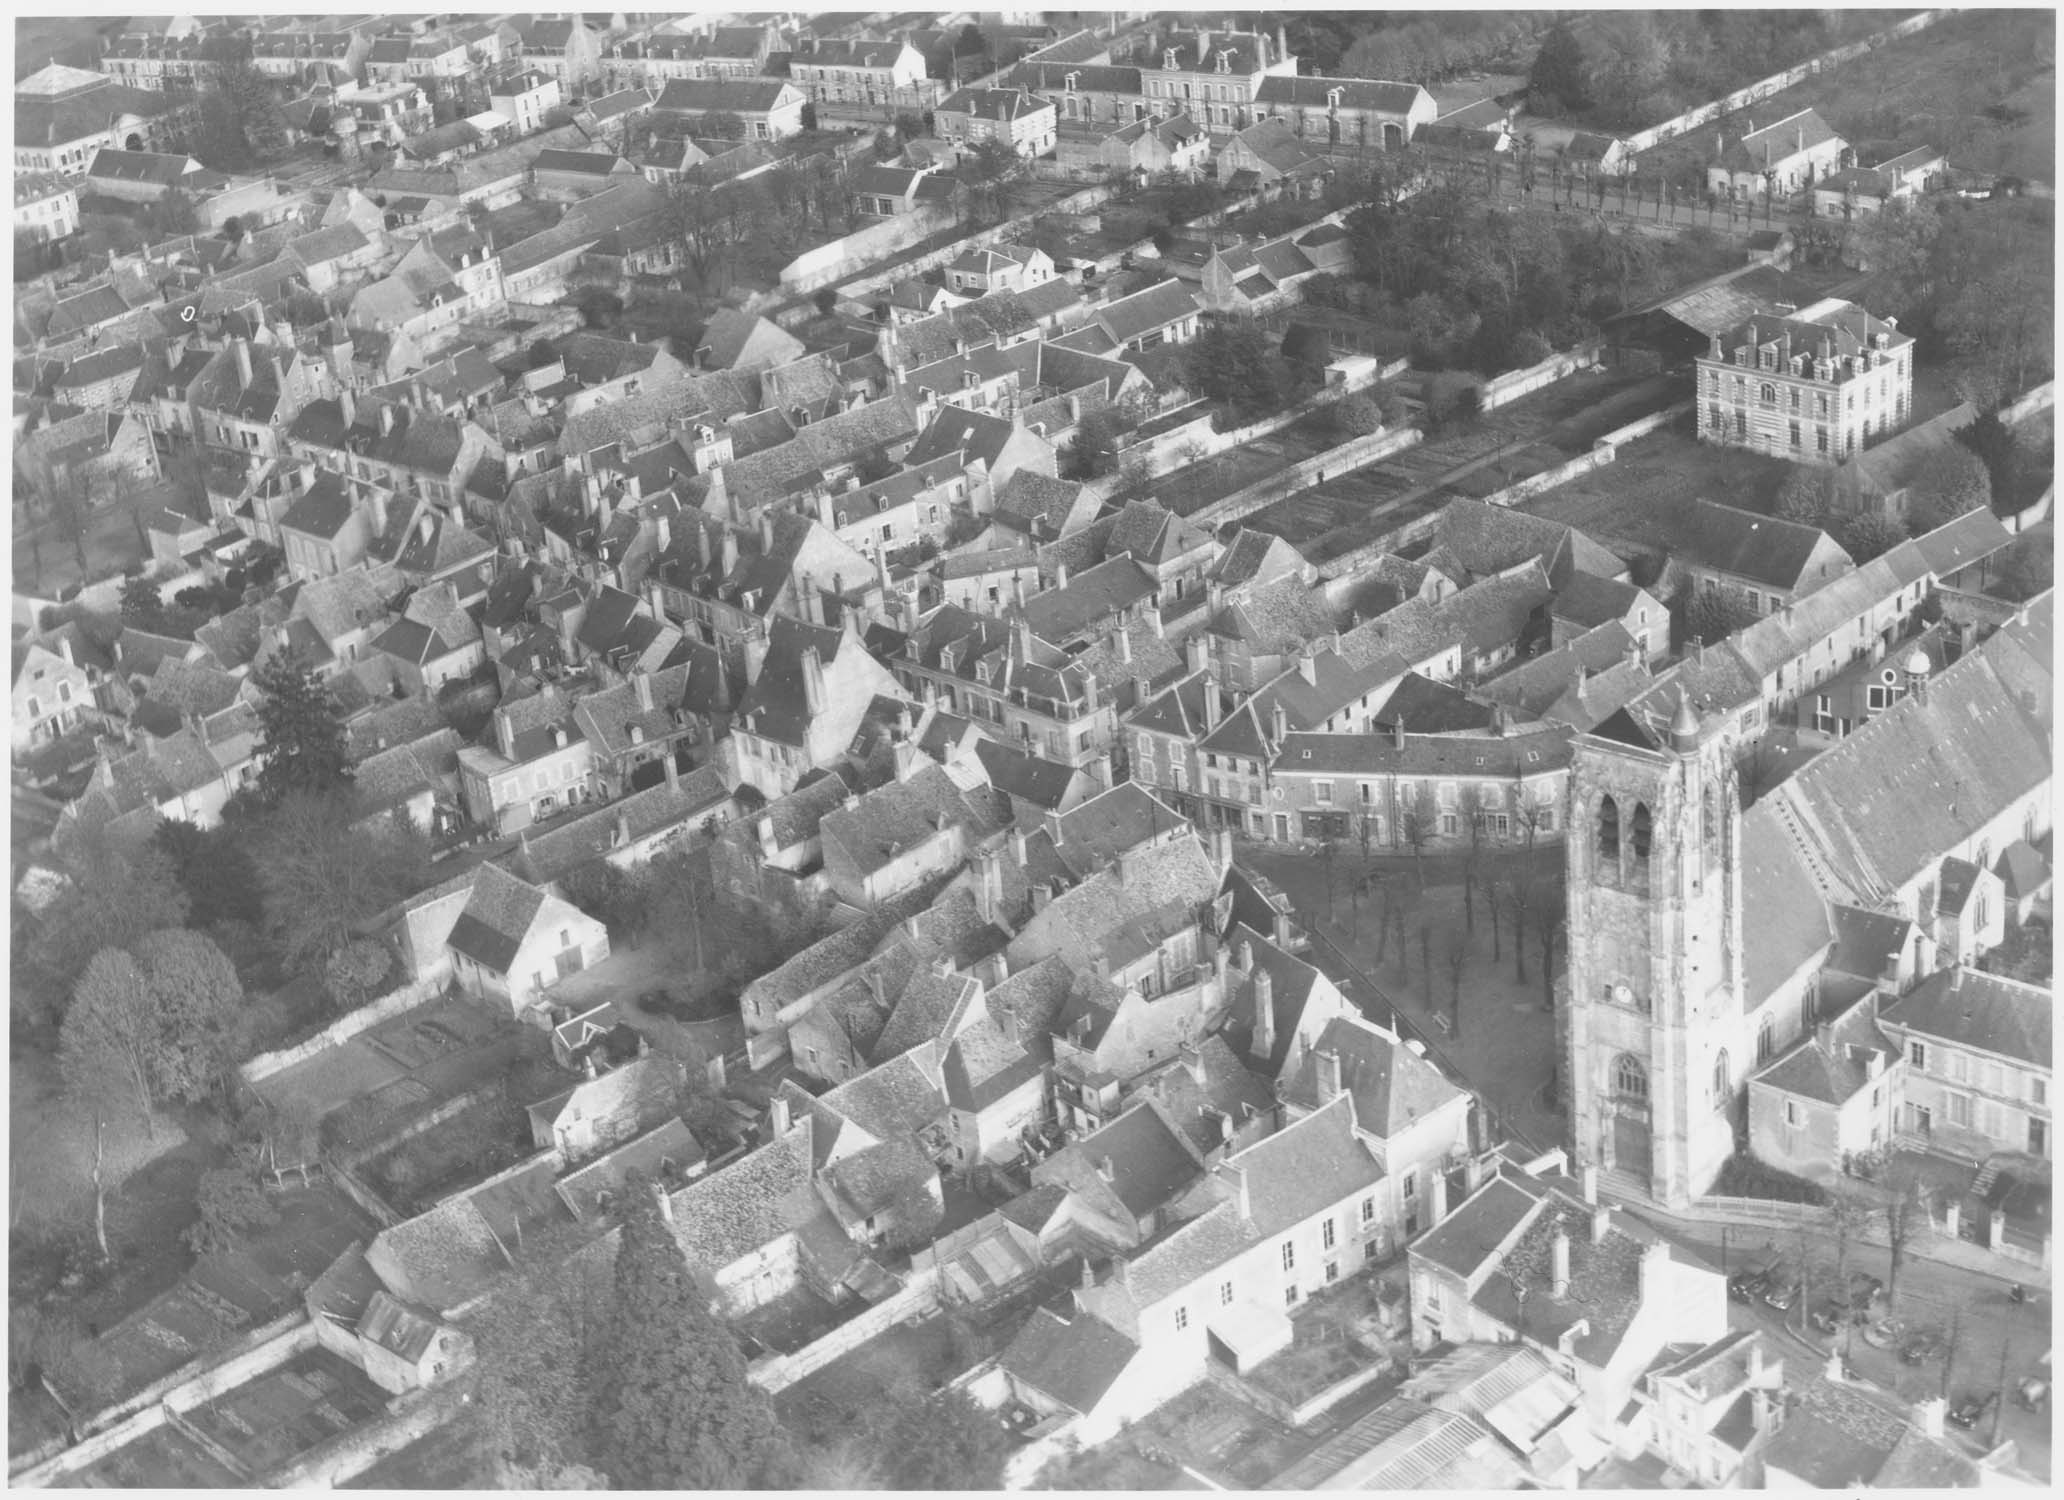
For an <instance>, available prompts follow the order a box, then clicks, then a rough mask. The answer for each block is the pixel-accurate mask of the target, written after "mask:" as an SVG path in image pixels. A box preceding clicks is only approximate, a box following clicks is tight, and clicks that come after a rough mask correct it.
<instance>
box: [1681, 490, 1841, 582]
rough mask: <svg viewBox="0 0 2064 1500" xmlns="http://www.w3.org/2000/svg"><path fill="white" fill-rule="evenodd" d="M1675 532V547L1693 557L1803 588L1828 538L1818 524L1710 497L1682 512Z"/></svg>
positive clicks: (1712, 565)
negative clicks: (1815, 556)
mask: <svg viewBox="0 0 2064 1500" xmlns="http://www.w3.org/2000/svg"><path fill="white" fill-rule="evenodd" d="M1670 532H1671V541H1672V543H1673V544H1674V545H1673V548H1672V550H1677V549H1679V548H1681V549H1682V550H1683V551H1685V552H1686V553H1688V554H1689V557H1690V560H1691V561H1694V562H1696V563H1698V564H1700V565H1701V566H1704V567H1709V568H1713V569H1715V570H1717V571H1719V572H1723V573H1733V574H1736V575H1737V576H1739V577H1743V578H1747V579H1749V580H1751V581H1752V582H1756V583H1761V584H1765V585H1767V586H1769V587H1772V588H1782V589H1786V590H1791V589H1796V588H1799V587H1801V586H1802V585H1803V584H1804V583H1805V582H1806V581H1807V574H1806V568H1807V564H1808V562H1809V561H1810V560H1811V558H1812V557H1813V554H1814V552H1815V550H1816V549H1818V548H1819V547H1820V546H1821V544H1822V543H1823V542H1825V541H1827V540H1828V538H1827V534H1826V533H1825V532H1823V531H1822V530H1821V529H1820V528H1819V527H1817V526H1807V525H1803V524H1801V523H1799V522H1796V521H1783V520H1779V519H1778V518H1776V517H1775V516H1763V515H1758V514H1757V513H1756V512H1754V511H1749V510H1738V509H1736V508H1735V507H1734V506H1731V505H1718V504H1715V503H1714V502H1713V501H1711V500H1695V501H1693V502H1692V506H1691V509H1690V510H1689V511H1688V512H1684V513H1681V514H1680V519H1679V521H1678V524H1677V525H1675V526H1673V527H1671V528H1670ZM1838 550H1839V549H1838ZM1842 556H1843V557H1846V556H1847V554H1846V553H1843V554H1842Z"/></svg>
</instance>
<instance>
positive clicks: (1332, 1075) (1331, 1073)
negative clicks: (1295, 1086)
mask: <svg viewBox="0 0 2064 1500" xmlns="http://www.w3.org/2000/svg"><path fill="white" fill-rule="evenodd" d="M1312 1056H1313V1059H1314V1061H1315V1063H1316V1065H1317V1068H1318V1084H1319V1103H1321V1104H1331V1103H1332V1102H1333V1101H1334V1100H1335V1099H1338V1098H1339V1097H1340V1054H1339V1053H1338V1052H1335V1051H1333V1050H1331V1049H1330V1048H1329V1049H1327V1050H1326V1051H1324V1052H1316V1053H1314V1054H1312Z"/></svg>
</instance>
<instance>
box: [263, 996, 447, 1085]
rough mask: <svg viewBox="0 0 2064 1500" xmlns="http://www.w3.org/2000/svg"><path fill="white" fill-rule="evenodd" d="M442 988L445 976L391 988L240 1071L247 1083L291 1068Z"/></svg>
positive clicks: (408, 1007)
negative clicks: (296, 1041) (306, 1036)
mask: <svg viewBox="0 0 2064 1500" xmlns="http://www.w3.org/2000/svg"><path fill="white" fill-rule="evenodd" d="M443 990H444V980H443V979H442V978H438V979H434V980H432V979H418V980H413V981H411V982H410V983H408V984H405V985H403V986H402V987H401V988H400V989H398V990H391V991H389V992H388V993H387V994H385V995H382V996H381V997H380V998H379V999H377V1000H373V1001H370V1002H368V1003H367V1004H365V1005H361V1006H360V1007H359V1008H358V1009H357V1010H354V1011H352V1012H351V1013H350V1014H349V1015H347V1016H339V1017H338V1018H337V1019H336V1020H334V1021H332V1022H331V1023H330V1024H329V1025H327V1026H325V1027H324V1028H323V1029H322V1030H321V1031H318V1032H317V1033H316V1034H315V1035H314V1036H312V1037H310V1038H309V1039H308V1040H307V1041H305V1042H302V1043H299V1044H298V1045H296V1046H292V1047H286V1048H282V1049H281V1050H280V1051H278V1052H261V1053H260V1054H259V1055H258V1056H256V1057H254V1058H252V1059H251V1060H250V1061H249V1062H247V1063H245V1064H244V1065H243V1066H242V1067H240V1068H238V1069H237V1071H238V1072H239V1073H240V1074H242V1075H243V1079H244V1082H246V1083H257V1082H258V1081H259V1080H261V1079H265V1078H270V1077H271V1076H272V1075H273V1074H275V1073H277V1072H279V1071H280V1070H281V1069H283V1068H291V1067H292V1066H294V1064H296V1063H301V1062H306V1061H308V1059H309V1058H311V1057H314V1056H315V1055H316V1054H317V1053H318V1052H326V1051H328V1050H329V1049H330V1048H332V1047H335V1046H337V1045H339V1044H340V1043H343V1042H347V1041H349V1040H351V1038H353V1037H355V1036H357V1035H358V1034H359V1033H360V1032H362V1031H368V1030H370V1029H371V1028H373V1027H375V1026H377V1025H379V1024H380V1023H381V1022H382V1021H391V1020H393V1019H394V1017H396V1016H398V1015H400V1014H402V1012H404V1011H408V1010H413V1009H415V1007H417V1006H419V1005H422V1004H424V1003H426V1002H428V1001H429V1000H431V999H433V998H434V997H436V996H437V995H439V994H440V993H442V992H443Z"/></svg>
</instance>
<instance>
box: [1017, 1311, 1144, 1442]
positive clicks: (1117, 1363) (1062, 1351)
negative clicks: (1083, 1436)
mask: <svg viewBox="0 0 2064 1500" xmlns="http://www.w3.org/2000/svg"><path fill="white" fill-rule="evenodd" d="M1139 1352H1140V1348H1139V1344H1138V1342H1137V1341H1135V1340H1134V1339H1131V1338H1128V1337H1127V1336H1126V1335H1125V1334H1123V1333H1120V1332H1119V1331H1118V1330H1117V1329H1115V1328H1113V1327H1112V1326H1111V1325H1110V1324H1108V1323H1106V1322H1104V1321H1102V1320H1101V1319H1099V1318H1093V1317H1091V1316H1089V1315H1088V1314H1087V1313H1077V1314H1076V1315H1075V1317H1074V1319H1073V1320H1072V1321H1070V1320H1067V1319H1064V1318H1062V1317H1061V1316H1060V1315H1059V1314H1058V1313H1056V1312H1055V1311H1054V1310H1053V1309H1051V1308H1046V1307H1041V1308H1038V1309H1036V1310H1035V1311H1034V1312H1033V1314H1032V1316H1031V1318H1030V1319H1028V1320H1027V1321H1026V1323H1025V1326H1024V1327H1023V1328H1021V1329H1019V1330H1018V1334H1017V1337H1016V1338H1014V1339H1012V1340H1011V1341H1010V1343H1009V1345H1007V1346H1006V1347H1005V1349H1004V1351H1003V1353H1002V1354H1001V1355H999V1356H998V1357H997V1363H998V1364H999V1365H1000V1366H1001V1367H1002V1368H1003V1369H1004V1370H1006V1371H1007V1372H1009V1374H1010V1375H1011V1376H1012V1377H1013V1378H1014V1379H1017V1380H1021V1381H1023V1382H1024V1383H1025V1384H1026V1385H1028V1386H1030V1387H1032V1389H1034V1390H1036V1391H1038V1392H1040V1393H1041V1394H1042V1395H1046V1396H1050V1397H1052V1398H1053V1399H1054V1400H1056V1401H1058V1402H1060V1403H1061V1404H1062V1405H1063V1406H1065V1407H1067V1408H1068V1409H1069V1410H1071V1411H1075V1412H1080V1413H1082V1414H1084V1415H1087V1414H1089V1413H1090V1412H1093V1411H1095V1410H1096V1408H1097V1405H1098V1403H1100V1402H1101V1401H1102V1400H1103V1399H1104V1397H1105V1395H1106V1394H1107V1393H1108V1392H1109V1391H1110V1389H1111V1387H1112V1386H1113V1385H1115V1384H1116V1383H1117V1381H1118V1377H1119V1376H1120V1375H1122V1374H1124V1373H1125V1370H1126V1367H1127V1366H1128V1365H1130V1364H1131V1363H1132V1361H1133V1359H1134V1358H1135V1357H1137V1355H1138V1354H1139Z"/></svg>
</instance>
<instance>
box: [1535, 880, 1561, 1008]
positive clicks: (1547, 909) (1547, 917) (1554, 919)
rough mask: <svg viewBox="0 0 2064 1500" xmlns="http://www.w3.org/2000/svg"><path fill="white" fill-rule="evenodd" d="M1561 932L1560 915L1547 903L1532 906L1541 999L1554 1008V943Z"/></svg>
mask: <svg viewBox="0 0 2064 1500" xmlns="http://www.w3.org/2000/svg"><path fill="white" fill-rule="evenodd" d="M1561 932H1562V913H1561V912H1559V911H1557V910H1556V909H1555V908H1554V907H1553V906H1552V905H1550V904H1548V903H1547V902H1545V901H1543V902H1537V903H1536V904H1535V906H1534V933H1535V935H1536V936H1537V937H1539V938H1540V940H1541V998H1542V1001H1543V1002H1544V1003H1545V1004H1546V1005H1547V1006H1548V1008H1549V1009H1550V1010H1553V1009H1554V1008H1555V941H1556V939H1557V937H1559V936H1560V935H1561Z"/></svg>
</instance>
